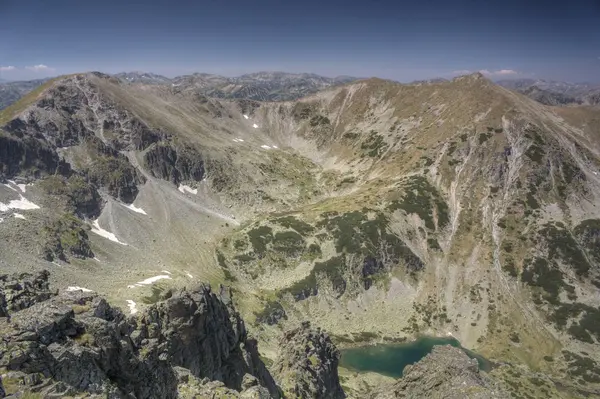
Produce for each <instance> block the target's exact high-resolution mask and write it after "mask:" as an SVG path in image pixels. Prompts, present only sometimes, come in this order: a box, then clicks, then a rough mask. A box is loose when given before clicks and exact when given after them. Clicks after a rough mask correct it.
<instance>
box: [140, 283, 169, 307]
mask: <svg viewBox="0 0 600 399" xmlns="http://www.w3.org/2000/svg"><path fill="white" fill-rule="evenodd" d="M150 289H151V290H152V293H151V294H150V295H147V296H145V297H143V298H142V302H143V303H145V304H146V305H153V304H155V303H157V302H158V301H160V300H161V299H162V297H163V294H164V293H165V287H162V286H160V285H158V284H153V285H152V286H151V287H150Z"/></svg>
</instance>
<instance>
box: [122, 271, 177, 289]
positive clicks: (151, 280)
mask: <svg viewBox="0 0 600 399" xmlns="http://www.w3.org/2000/svg"><path fill="white" fill-rule="evenodd" d="M163 279H169V280H171V276H168V275H164V274H163V275H160V276H154V277H150V278H147V279H145V280H142V281H138V282H137V283H135V284H132V285H128V286H127V288H135V287H141V286H143V285H150V284H153V283H155V282H157V281H158V280H163Z"/></svg>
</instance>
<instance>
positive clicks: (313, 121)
mask: <svg viewBox="0 0 600 399" xmlns="http://www.w3.org/2000/svg"><path fill="white" fill-rule="evenodd" d="M309 123H310V126H312V127H317V126H321V125H330V124H331V121H330V120H329V118H327V117H326V116H323V115H315V116H313V117H312V118H310V122H309Z"/></svg>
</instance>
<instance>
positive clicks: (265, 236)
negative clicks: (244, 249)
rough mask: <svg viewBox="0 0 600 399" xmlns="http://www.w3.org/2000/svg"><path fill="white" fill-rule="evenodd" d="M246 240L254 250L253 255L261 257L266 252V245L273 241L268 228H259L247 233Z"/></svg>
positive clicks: (271, 232) (271, 230)
mask: <svg viewBox="0 0 600 399" xmlns="http://www.w3.org/2000/svg"><path fill="white" fill-rule="evenodd" d="M247 234H248V238H249V239H250V243H251V244H252V248H254V253H255V254H257V255H258V256H260V257H262V256H264V255H265V253H266V251H267V245H268V244H269V243H270V242H272V241H273V229H272V228H270V227H269V226H259V227H257V228H255V229H252V230H250V231H248V233H247Z"/></svg>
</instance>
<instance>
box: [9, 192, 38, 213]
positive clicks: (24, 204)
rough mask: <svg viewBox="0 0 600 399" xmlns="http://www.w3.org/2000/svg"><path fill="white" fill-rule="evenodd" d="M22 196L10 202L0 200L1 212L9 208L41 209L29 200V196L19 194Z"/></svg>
mask: <svg viewBox="0 0 600 399" xmlns="http://www.w3.org/2000/svg"><path fill="white" fill-rule="evenodd" d="M19 196H20V197H21V198H19V199H18V200H12V201H10V202H9V203H8V204H4V203H2V202H0V212H6V211H8V210H9V209H22V210H31V209H40V207H39V206H37V205H36V204H34V203H33V202H31V201H29V200H28V199H27V198H25V197H23V196H22V195H19Z"/></svg>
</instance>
